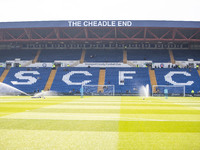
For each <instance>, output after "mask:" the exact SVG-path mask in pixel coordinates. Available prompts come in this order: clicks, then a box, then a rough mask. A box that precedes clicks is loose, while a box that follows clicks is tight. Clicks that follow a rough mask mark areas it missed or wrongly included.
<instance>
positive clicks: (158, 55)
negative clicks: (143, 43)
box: [127, 49, 170, 62]
mask: <svg viewBox="0 0 200 150" xmlns="http://www.w3.org/2000/svg"><path fill="white" fill-rule="evenodd" d="M127 59H128V60H150V61H151V60H152V61H153V62H170V57H169V51H168V50H152V49H151V50H142V49H141V50H140V49H138V50H135V49H128V50H127Z"/></svg>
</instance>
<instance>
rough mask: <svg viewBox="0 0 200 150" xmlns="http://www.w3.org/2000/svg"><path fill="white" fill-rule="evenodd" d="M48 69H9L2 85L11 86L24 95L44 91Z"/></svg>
mask: <svg viewBox="0 0 200 150" xmlns="http://www.w3.org/2000/svg"><path fill="white" fill-rule="evenodd" d="M50 71H51V69H50V68H25V67H21V68H18V67H14V68H11V69H10V71H9V73H8V75H7V76H6V78H5V80H4V82H3V83H6V84H8V85H11V86H13V87H15V88H17V89H19V90H22V91H24V92H26V93H34V92H36V91H38V90H39V91H41V90H43V89H44V87H45V84H46V82H47V79H48V77H49V74H50Z"/></svg>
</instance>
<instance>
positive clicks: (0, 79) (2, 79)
mask: <svg viewBox="0 0 200 150" xmlns="http://www.w3.org/2000/svg"><path fill="white" fill-rule="evenodd" d="M8 72H9V69H5V70H4V72H3V73H2V75H1V77H0V82H3V81H4V79H5V78H6V76H7V74H8Z"/></svg>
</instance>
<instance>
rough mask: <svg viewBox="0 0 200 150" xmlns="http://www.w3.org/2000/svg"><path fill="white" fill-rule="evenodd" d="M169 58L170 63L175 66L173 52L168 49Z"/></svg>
mask: <svg viewBox="0 0 200 150" xmlns="http://www.w3.org/2000/svg"><path fill="white" fill-rule="evenodd" d="M169 56H170V60H171V63H172V64H175V59H174V55H173V51H172V50H171V49H169Z"/></svg>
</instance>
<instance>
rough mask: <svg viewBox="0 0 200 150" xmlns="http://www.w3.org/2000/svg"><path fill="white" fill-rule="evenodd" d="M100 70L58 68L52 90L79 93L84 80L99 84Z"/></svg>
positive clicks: (88, 82)
mask: <svg viewBox="0 0 200 150" xmlns="http://www.w3.org/2000/svg"><path fill="white" fill-rule="evenodd" d="M99 70H100V69H99V68H79V67H75V68H73V67H72V68H71V67H70V68H58V69H57V73H56V76H55V78H54V81H53V84H52V86H51V90H53V91H57V92H59V93H66V94H67V93H68V94H75V93H79V92H80V88H81V85H82V82H84V81H87V85H98V79H99ZM96 91H97V89H96Z"/></svg>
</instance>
